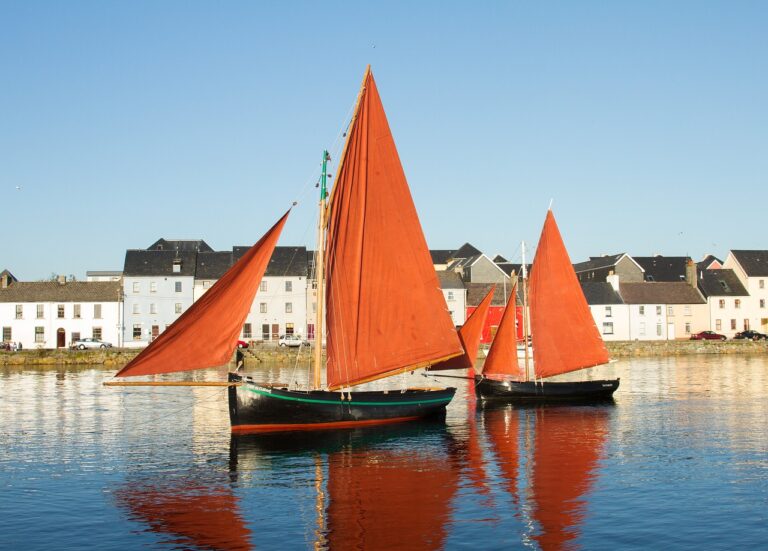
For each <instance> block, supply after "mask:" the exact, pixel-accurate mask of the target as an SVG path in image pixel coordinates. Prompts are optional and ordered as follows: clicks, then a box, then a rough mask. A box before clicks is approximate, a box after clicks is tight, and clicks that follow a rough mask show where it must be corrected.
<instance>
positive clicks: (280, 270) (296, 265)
mask: <svg viewBox="0 0 768 551" xmlns="http://www.w3.org/2000/svg"><path fill="white" fill-rule="evenodd" d="M235 249H236V250H235V258H236V259H239V258H240V256H242V253H241V254H240V255H238V254H237V249H245V250H247V249H248V247H235ZM245 250H244V251H243V253H244V252H245ZM307 274H308V272H307V248H306V247H275V252H273V253H272V258H270V259H269V264H268V265H267V271H266V272H265V273H264V275H268V276H301V277H307Z"/></svg>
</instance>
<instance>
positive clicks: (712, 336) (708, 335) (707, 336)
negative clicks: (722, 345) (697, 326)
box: [691, 331, 726, 341]
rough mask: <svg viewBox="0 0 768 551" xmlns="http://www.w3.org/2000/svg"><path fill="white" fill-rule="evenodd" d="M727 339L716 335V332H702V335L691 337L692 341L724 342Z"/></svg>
mask: <svg viewBox="0 0 768 551" xmlns="http://www.w3.org/2000/svg"><path fill="white" fill-rule="evenodd" d="M725 339H726V336H725V335H721V334H720V333H715V332H714V331H702V332H701V333H694V334H693V335H691V340H692V341H724V340H725Z"/></svg>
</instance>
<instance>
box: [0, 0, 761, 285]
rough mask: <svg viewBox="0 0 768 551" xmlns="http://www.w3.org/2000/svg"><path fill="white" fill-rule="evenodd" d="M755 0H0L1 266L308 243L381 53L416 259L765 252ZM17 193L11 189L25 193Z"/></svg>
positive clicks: (91, 262) (63, 267)
mask: <svg viewBox="0 0 768 551" xmlns="http://www.w3.org/2000/svg"><path fill="white" fill-rule="evenodd" d="M767 28H768V3H765V2H746V1H740V2H725V1H724V2H707V1H697V2H693V1H692V2H683V1H679V2H661V1H660V2H653V1H648V2H637V3H630V2H527V3H526V2H381V3H378V4H374V3H366V2H343V3H339V2H255V1H251V2H212V1H211V2H194V1H183V2H175V1H163V2H141V1H130V2H119V1H111V2H100V1H93V2H75V1H71V2H34V1H15V2H8V1H3V0H0V190H1V191H2V195H1V197H2V202H1V203H0V207H2V209H3V210H2V212H3V217H2V220H3V221H4V224H3V226H4V238H3V239H1V240H0V269H2V268H8V269H9V270H10V271H11V272H12V273H14V275H16V276H17V277H18V278H20V279H22V280H35V279H41V278H47V277H48V276H49V275H50V274H51V273H64V274H74V275H76V276H77V277H78V278H82V277H84V276H85V272H86V270H113V269H117V270H119V269H122V264H123V258H124V254H125V250H126V249H128V248H144V247H147V246H149V245H150V244H151V243H153V242H154V241H155V240H156V239H157V238H160V237H165V238H167V239H173V238H182V239H205V240H206V241H207V242H208V244H209V245H211V246H212V247H214V248H215V249H219V250H221V249H229V248H230V247H231V246H232V245H243V244H248V243H252V242H254V241H256V240H257V239H258V238H259V237H260V236H261V235H262V233H263V232H264V231H265V230H266V229H267V228H268V227H269V226H271V225H272V224H273V223H274V221H275V220H276V219H277V218H278V217H279V216H280V214H282V212H284V210H285V209H286V208H287V207H288V205H289V204H290V203H291V201H293V200H299V201H300V205H299V207H298V208H297V209H296V210H295V212H294V213H293V214H292V216H291V219H289V222H288V225H287V227H286V230H285V232H284V234H283V239H282V240H281V244H284V245H292V244H306V245H309V246H313V240H314V223H315V214H314V205H315V201H316V197H315V191H314V189H313V188H312V184H314V181H315V180H316V178H317V174H318V172H319V165H320V158H321V152H322V150H323V149H324V148H330V149H331V150H332V151H333V152H334V153H335V152H337V151H338V147H339V134H340V132H341V130H342V126H343V124H344V122H345V118H346V117H347V116H348V114H349V111H350V109H351V107H352V105H353V103H354V100H355V96H356V94H357V91H358V88H359V85H360V81H361V78H362V75H363V71H364V69H365V66H366V64H368V63H370V64H371V65H372V68H373V71H374V75H375V77H376V81H377V84H378V87H379V91H380V93H381V96H382V99H383V101H384V106H385V109H386V110H387V114H388V117H389V121H390V126H391V127H392V131H393V133H394V136H395V141H396V143H397V146H398V150H399V153H400V156H401V160H402V162H403V166H404V168H405V172H406V175H407V176H408V180H409V183H410V186H411V190H412V193H413V196H414V200H415V202H416V207H417V209H418V211H419V213H420V216H421V221H422V225H423V228H424V231H425V234H426V237H427V241H428V243H429V245H430V247H431V248H445V249H450V248H455V247H458V246H460V245H461V244H462V243H464V242H465V241H469V242H471V243H472V244H474V245H475V246H477V247H478V248H480V249H482V250H483V251H485V252H486V253H488V254H491V255H493V254H496V253H501V254H504V255H505V256H507V257H511V258H519V250H520V247H519V242H520V241H521V240H525V241H526V242H527V243H528V244H529V247H530V248H533V247H534V246H535V242H536V240H537V239H538V234H539V232H540V229H541V224H542V223H543V220H544V215H545V212H546V209H547V206H548V204H549V201H550V199H554V212H555V215H556V217H557V219H558V223H559V224H560V229H561V231H562V233H563V236H564V239H565V241H566V245H567V246H568V249H569V251H570V253H571V258H572V260H573V261H574V262H577V261H581V260H585V259H586V258H587V257H588V256H589V255H599V254H603V253H616V252H628V253H630V254H634V255H650V254H655V253H661V254H666V255H685V254H688V255H691V256H693V257H694V258H696V259H698V258H699V257H701V256H702V255H703V254H705V253H708V252H712V253H715V254H717V255H719V256H721V257H724V256H725V255H726V254H727V251H728V250H729V249H731V248H733V249H766V248H768V236H767V234H766V230H765V222H764V220H765V211H766V207H768V201H767V200H768V181H767V180H768V100H767V99H766V98H768V33H767V32H766V29H767ZM18 188H21V189H18Z"/></svg>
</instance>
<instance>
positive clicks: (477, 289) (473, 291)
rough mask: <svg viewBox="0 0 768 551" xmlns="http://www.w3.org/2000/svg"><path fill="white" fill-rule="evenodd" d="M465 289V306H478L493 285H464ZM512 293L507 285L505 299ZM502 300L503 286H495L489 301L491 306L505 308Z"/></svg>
mask: <svg viewBox="0 0 768 551" xmlns="http://www.w3.org/2000/svg"><path fill="white" fill-rule="evenodd" d="M465 285H466V287H467V306H478V305H479V304H480V302H481V301H482V300H483V299H484V298H485V295H487V294H488V292H489V291H490V290H491V287H492V286H493V285H494V284H493V283H466V284H465ZM511 291H512V289H510V287H509V285H507V299H509V293H510V292H511ZM506 304H507V303H506V302H505V300H504V285H499V284H498V283H497V284H496V291H495V292H494V293H493V298H492V299H491V306H506Z"/></svg>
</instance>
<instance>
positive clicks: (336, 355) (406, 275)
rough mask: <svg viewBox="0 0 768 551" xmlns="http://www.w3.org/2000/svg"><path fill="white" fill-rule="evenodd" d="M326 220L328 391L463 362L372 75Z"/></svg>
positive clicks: (360, 102) (368, 75)
mask: <svg viewBox="0 0 768 551" xmlns="http://www.w3.org/2000/svg"><path fill="white" fill-rule="evenodd" d="M328 215H329V216H328V237H327V239H328V247H327V255H326V264H325V265H326V305H327V315H326V319H327V323H328V325H327V330H328V336H327V341H328V347H327V356H328V361H327V377H328V387H329V389H332V390H333V389H337V388H340V387H343V386H351V385H355V384H359V383H364V382H367V381H372V380H375V379H380V378H382V377H386V376H388V375H394V374H397V373H401V372H404V371H409V370H412V369H415V368H418V367H425V366H427V365H430V364H433V363H436V362H438V361H441V360H444V359H447V358H449V357H452V356H457V355H460V354H462V353H463V350H462V348H461V343H460V342H459V338H458V336H457V334H456V330H455V328H454V327H453V322H452V320H451V317H450V315H449V313H448V310H447V308H446V304H445V299H444V298H443V294H442V292H441V290H440V284H439V281H438V278H437V274H436V273H435V269H434V267H433V265H432V259H431V256H430V254H429V249H428V248H427V243H426V240H425V239H424V234H423V232H422V230H421V225H420V224H419V218H418V216H417V214H416V208H415V206H414V204H413V199H412V198H411V194H410V191H409V189H408V182H407V181H406V179H405V174H404V173H403V168H402V166H401V165H400V158H399V157H398V154H397V149H396V148H395V142H394V140H393V138H392V133H391V132H390V129H389V124H388V122H387V117H386V115H385V114H384V108H383V106H382V104H381V99H380V98H379V93H378V90H377V89H376V83H375V82H374V80H373V75H372V74H371V72H370V69H369V70H368V71H366V74H365V78H364V80H363V88H362V90H361V92H360V96H359V99H358V105H357V109H356V111H355V115H354V118H353V121H352V125H351V129H350V133H349V137H348V139H347V146H346V149H345V152H344V157H343V158H342V161H341V166H340V167H339V171H338V177H337V180H336V186H335V188H334V189H333V192H332V194H331V200H330V206H329V212H328Z"/></svg>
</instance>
